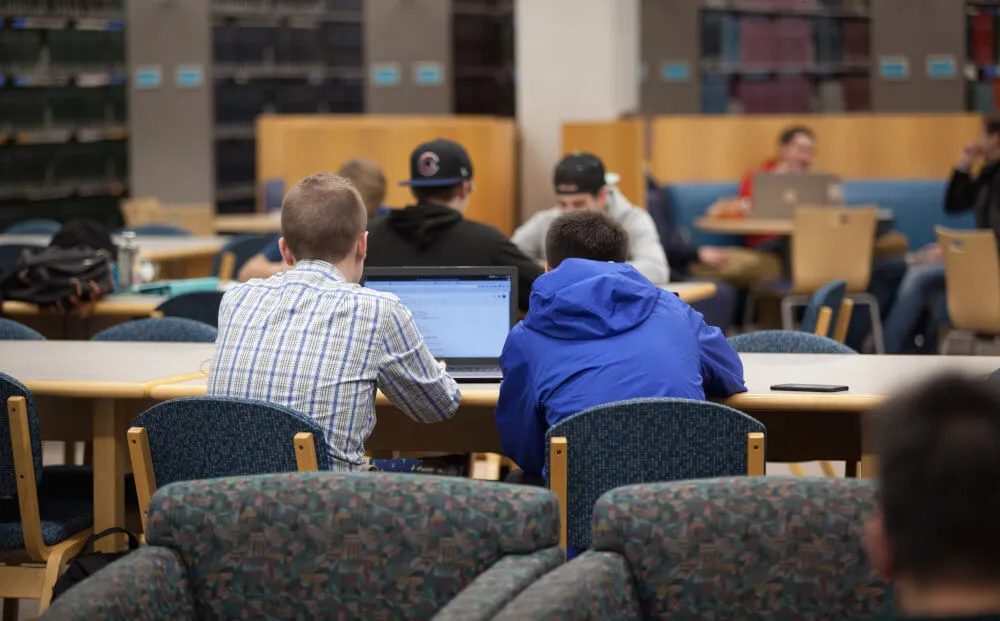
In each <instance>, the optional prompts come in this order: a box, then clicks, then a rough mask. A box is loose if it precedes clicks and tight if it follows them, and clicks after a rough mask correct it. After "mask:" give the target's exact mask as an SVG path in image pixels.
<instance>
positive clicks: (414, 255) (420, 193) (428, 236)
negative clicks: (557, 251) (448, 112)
mask: <svg viewBox="0 0 1000 621" xmlns="http://www.w3.org/2000/svg"><path fill="white" fill-rule="evenodd" d="M400 185H407V186H410V191H411V192H412V193H413V196H414V198H415V199H416V204H415V205H410V206H409V207H407V208H405V209H396V210H393V211H392V213H390V214H389V215H388V216H386V217H385V218H382V219H380V220H377V221H375V222H373V223H371V224H370V226H369V233H368V257H367V259H366V260H365V264H366V265H369V266H372V267H396V266H458V265H475V266H513V267H516V268H517V272H518V300H519V302H520V304H521V306H522V309H524V308H527V305H528V298H529V297H530V294H531V284H532V283H533V282H534V281H535V278H538V277H539V276H540V275H541V274H542V268H541V267H540V266H539V265H538V264H537V263H535V262H534V261H532V260H531V259H530V258H528V257H526V256H525V255H524V253H522V252H521V251H520V250H518V248H517V246H515V245H514V244H513V243H511V241H510V240H509V239H507V237H506V236H504V234H503V233H501V232H500V231H498V230H497V229H496V228H494V227H492V226H490V225H488V224H484V223H482V222H474V221H472V220H466V219H465V218H464V217H463V216H462V214H463V213H464V212H465V209H466V208H467V207H468V205H469V197H470V195H471V194H472V187H473V186H472V161H471V160H470V159H469V154H468V153H466V151H465V148H463V147H462V145H460V144H458V143H457V142H452V141H451V140H444V139H441V138H439V139H437V140H432V141H431V142H425V143H424V144H421V145H419V146H417V148H416V149H414V150H413V154H412V155H411V156H410V179H409V180H408V181H404V182H402V183H401V184H400Z"/></svg>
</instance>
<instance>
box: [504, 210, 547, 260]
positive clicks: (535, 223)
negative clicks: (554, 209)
mask: <svg viewBox="0 0 1000 621" xmlns="http://www.w3.org/2000/svg"><path fill="white" fill-rule="evenodd" d="M547 231H548V227H546V226H545V223H544V222H543V221H542V218H541V214H537V213H536V214H535V215H533V216H532V217H530V218H528V221H527V222H525V223H524V224H522V225H521V226H519V227H517V230H516V231H514V235H513V236H512V237H511V238H510V241H512V242H514V245H515V246H517V248H518V250H520V251H521V252H523V253H524V254H525V255H527V256H528V257H531V258H532V259H534V260H535V261H536V262H537V261H544V260H545V234H546V232H547Z"/></svg>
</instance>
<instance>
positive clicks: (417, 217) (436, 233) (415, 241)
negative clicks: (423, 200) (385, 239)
mask: <svg viewBox="0 0 1000 621" xmlns="http://www.w3.org/2000/svg"><path fill="white" fill-rule="evenodd" d="M461 221H462V214H460V213H459V212H457V211H455V210H454V209H452V208H450V207H445V206H444V205H431V204H420V205H412V206H410V207H407V208H406V209H396V210H393V211H392V213H390V214H389V215H388V216H386V226H388V227H389V228H390V229H392V230H393V231H395V232H396V233H397V234H398V235H399V236H400V237H402V238H403V239H404V240H405V241H406V242H408V243H409V244H410V245H412V246H416V247H417V248H418V249H420V250H423V249H424V248H427V247H428V246H430V245H431V244H433V243H434V242H435V241H436V240H437V238H438V237H440V236H441V234H442V233H444V232H445V231H447V230H448V229H450V228H451V227H453V226H455V225H456V224H458V223H459V222H461Z"/></svg>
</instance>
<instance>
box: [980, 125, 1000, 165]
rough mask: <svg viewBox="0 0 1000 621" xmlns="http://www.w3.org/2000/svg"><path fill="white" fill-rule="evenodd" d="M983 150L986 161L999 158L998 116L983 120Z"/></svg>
mask: <svg viewBox="0 0 1000 621" xmlns="http://www.w3.org/2000/svg"><path fill="white" fill-rule="evenodd" d="M983 151H984V153H983V155H984V156H985V157H986V159H987V161H990V162H995V161H997V160H1000V116H991V117H987V118H986V119H984V120H983Z"/></svg>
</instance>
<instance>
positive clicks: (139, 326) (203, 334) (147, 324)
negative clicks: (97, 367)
mask: <svg viewBox="0 0 1000 621" xmlns="http://www.w3.org/2000/svg"><path fill="white" fill-rule="evenodd" d="M218 333H219V331H218V330H216V329H215V328H213V327H212V326H210V325H207V324H204V323H201V322H200V321H195V320H193V319H181V318H179V317H159V318H155V319H139V320H136V321H130V322H128V323H123V324H120V325H117V326H112V327H110V328H108V329H107V330H102V331H101V332H98V333H97V334H95V335H94V336H93V338H91V339H90V340H92V341H149V342H154V343H214V342H215V339H216V337H217V336H218Z"/></svg>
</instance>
